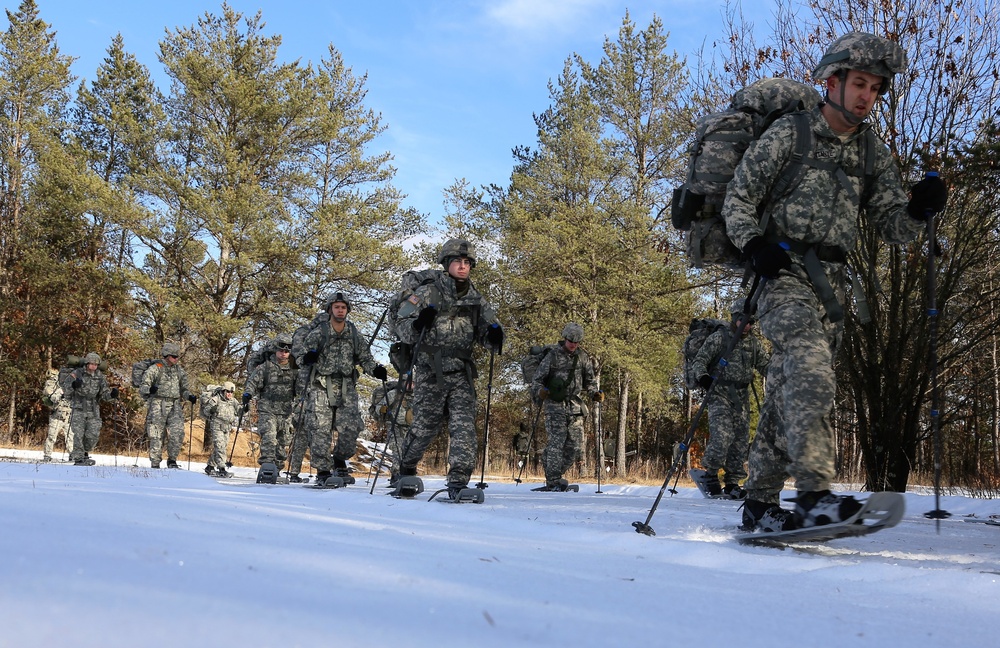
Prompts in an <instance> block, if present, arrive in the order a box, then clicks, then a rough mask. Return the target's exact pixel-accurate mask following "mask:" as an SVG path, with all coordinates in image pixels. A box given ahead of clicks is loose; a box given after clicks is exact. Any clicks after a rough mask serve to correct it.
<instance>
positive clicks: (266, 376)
mask: <svg viewBox="0 0 1000 648" xmlns="http://www.w3.org/2000/svg"><path fill="white" fill-rule="evenodd" d="M297 373H298V372H297V371H296V370H295V369H293V368H292V365H291V363H290V362H286V363H285V364H283V365H282V364H279V363H278V361H277V360H276V359H275V357H274V355H273V354H272V355H270V356H269V357H268V359H267V361H265V362H264V363H263V364H261V365H258V366H257V367H256V368H255V369H254V370H253V373H251V374H250V377H249V378H248V379H247V384H246V386H245V387H244V388H243V389H244V393H245V394H249V395H250V397H251V398H256V399H257V433H258V434H260V457H258V459H257V463H258V464H265V463H274V464H277V465H278V468H279V469H280V468H281V467H282V466H283V465H284V464H285V452H286V450H287V449H288V443H289V441H291V438H290V437H291V434H290V432H291V415H292V403H293V401H294V400H295V383H296V381H297ZM300 466H301V455H300Z"/></svg>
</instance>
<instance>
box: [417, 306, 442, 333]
mask: <svg viewBox="0 0 1000 648" xmlns="http://www.w3.org/2000/svg"><path fill="white" fill-rule="evenodd" d="M437 314H438V311H437V309H436V308H434V306H433V305H431V306H426V307H425V308H424V309H423V310H421V311H420V313H419V314H418V315H417V319H415V320H413V330H414V331H416V332H417V333H420V332H421V331H423V330H424V329H426V328H429V327H430V325H431V324H433V323H434V318H435V317H437Z"/></svg>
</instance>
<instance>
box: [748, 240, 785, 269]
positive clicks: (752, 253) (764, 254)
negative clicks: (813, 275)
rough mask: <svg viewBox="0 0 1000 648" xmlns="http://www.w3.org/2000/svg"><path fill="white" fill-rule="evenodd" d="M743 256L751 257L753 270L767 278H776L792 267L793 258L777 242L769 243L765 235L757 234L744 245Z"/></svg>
mask: <svg viewBox="0 0 1000 648" xmlns="http://www.w3.org/2000/svg"><path fill="white" fill-rule="evenodd" d="M743 256H744V257H745V258H747V259H750V266H751V267H752V268H753V271H754V272H756V273H757V274H759V275H760V276H762V277H765V278H767V279H774V278H775V277H777V276H778V273H779V272H781V271H782V270H789V269H791V267H792V258H791V257H790V256H788V252H787V251H786V250H785V249H784V248H783V247H781V245H779V244H777V243H768V242H767V241H765V240H764V237H763V236H755V237H753V238H752V239H750V240H749V241H747V244H746V245H744V246H743Z"/></svg>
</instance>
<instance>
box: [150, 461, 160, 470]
mask: <svg viewBox="0 0 1000 648" xmlns="http://www.w3.org/2000/svg"><path fill="white" fill-rule="evenodd" d="M149 467H150V468H159V467H160V462H159V461H153V460H152V459H151V460H150V461H149Z"/></svg>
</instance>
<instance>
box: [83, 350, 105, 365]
mask: <svg viewBox="0 0 1000 648" xmlns="http://www.w3.org/2000/svg"><path fill="white" fill-rule="evenodd" d="M83 364H96V365H99V364H101V356H99V355H97V354H96V353H88V354H87V355H85V356H83Z"/></svg>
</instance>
